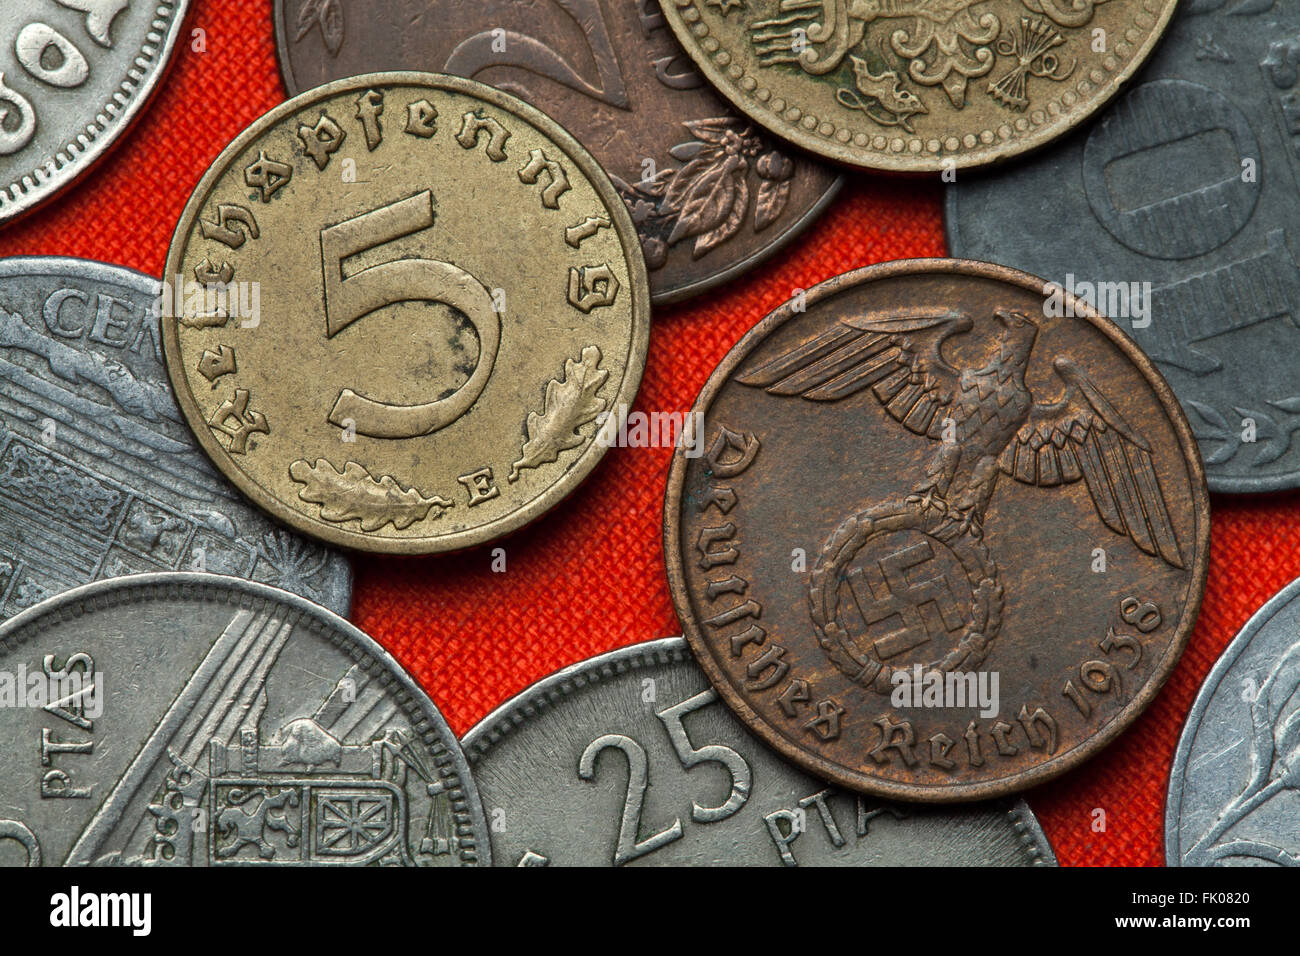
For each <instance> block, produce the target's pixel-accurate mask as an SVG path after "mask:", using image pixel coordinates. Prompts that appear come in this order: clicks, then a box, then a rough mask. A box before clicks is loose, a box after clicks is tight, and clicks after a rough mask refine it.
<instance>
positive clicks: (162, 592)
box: [0, 571, 492, 866]
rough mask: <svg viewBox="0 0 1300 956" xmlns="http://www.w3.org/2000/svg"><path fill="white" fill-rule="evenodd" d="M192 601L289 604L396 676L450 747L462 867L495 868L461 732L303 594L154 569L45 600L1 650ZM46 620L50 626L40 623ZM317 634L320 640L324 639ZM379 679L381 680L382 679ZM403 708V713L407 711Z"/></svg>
mask: <svg viewBox="0 0 1300 956" xmlns="http://www.w3.org/2000/svg"><path fill="white" fill-rule="evenodd" d="M222 592H226V593H222ZM187 598H188V599H196V600H202V601H204V602H214V601H217V600H224V601H226V602H227V603H229V604H230V605H232V606H234V607H248V606H249V605H250V603H251V602H253V601H261V602H266V603H268V604H280V605H287V606H288V607H290V608H291V609H293V610H294V611H297V612H300V613H301V615H302V616H303V617H308V618H314V619H315V620H316V622H317V623H318V624H320V625H321V626H322V627H324V628H326V629H329V630H331V631H332V632H333V635H337V636H338V638H339V640H338V641H337V642H336V643H335V646H336V647H339V648H340V649H345V648H346V647H347V646H348V645H349V644H350V645H352V646H354V647H356V648H358V649H359V650H360V651H361V653H363V654H365V655H368V656H369V657H370V658H371V659H372V660H373V661H375V663H376V664H378V665H379V666H380V667H381V668H382V669H383V672H385V673H387V675H388V677H389V678H390V679H389V680H388V681H385V682H384V687H385V689H386V690H387V689H391V687H392V685H393V684H394V683H395V684H396V685H397V686H398V688H399V689H400V690H401V691H403V692H404V693H406V694H407V695H408V696H409V697H410V699H411V701H412V704H413V705H414V707H413V709H415V710H418V711H419V712H420V714H421V715H422V716H423V718H424V719H425V720H427V721H428V722H429V725H430V726H429V729H428V730H426V731H423V732H422V731H421V730H420V729H419V727H418V726H416V722H415V721H412V730H414V731H415V733H416V734H418V735H420V736H421V738H423V740H424V744H425V746H426V747H428V746H429V740H428V738H429V737H433V738H435V739H437V740H438V742H439V743H440V744H442V745H443V746H444V747H445V748H446V750H447V756H448V758H449V760H450V761H451V764H452V766H453V768H454V769H455V771H456V775H457V777H458V778H459V781H460V785H459V787H458V788H456V789H448V791H447V792H448V793H449V794H451V797H452V801H453V811H454V810H455V799H456V796H457V795H459V797H460V798H461V799H462V800H464V801H465V810H464V812H465V814H466V816H467V817H468V819H467V821H466V822H465V823H459V822H458V823H457V826H456V829H457V839H458V840H467V839H468V840H470V841H472V842H471V844H470V846H469V849H468V852H469V854H470V858H469V859H466V857H465V852H466V851H465V849H464V848H463V847H461V848H458V853H459V855H460V860H461V865H462V866H491V865H492V847H491V840H490V839H489V837H488V826H487V817H486V816H485V815H484V813H483V805H482V802H481V801H480V799H479V794H478V785H477V784H476V783H475V782H474V777H473V774H472V773H471V772H470V769H469V761H468V760H467V759H466V757H465V751H464V748H463V747H461V746H460V745H459V741H458V740H457V738H456V735H455V734H454V733H452V730H451V727H450V726H449V725H448V724H447V719H446V718H445V717H444V716H443V715H442V712H441V711H440V710H439V709H438V705H437V704H435V703H434V702H433V699H432V698H431V697H430V696H429V694H428V693H427V692H426V691H425V690H424V689H423V688H422V687H421V686H420V685H419V684H418V683H417V682H416V681H415V679H414V678H413V677H412V676H411V675H410V674H409V673H407V671H406V670H405V668H403V667H402V665H401V664H399V663H398V662H397V660H396V659H395V658H394V657H393V656H392V655H391V654H389V653H388V651H386V650H384V648H383V647H381V646H380V645H379V644H378V643H377V642H376V641H375V639H374V638H372V637H370V636H369V635H367V634H365V633H363V632H362V631H361V630H360V629H358V628H357V627H356V625H354V624H352V623H351V622H349V621H347V620H345V619H343V618H341V617H339V616H338V615H337V614H335V613H334V612H333V611H331V610H330V609H329V608H327V607H325V606H323V605H320V604H316V603H315V602H313V601H311V600H309V599H307V598H305V597H302V596H301V595H298V594H293V593H291V592H289V591H282V590H281V589H279V588H273V587H271V586H270V585H267V584H261V583H259V582H257V581H247V580H245V579H243V578H231V577H226V576H225V575H220V574H207V573H200V572H194V571H155V572H150V573H148V574H130V575H126V576H124V577H117V578H105V579H103V580H100V581H92V582H91V583H89V584H83V585H81V586H80V587H76V588H72V589H70V590H67V591H61V592H59V593H58V594H56V595H54V596H53V597H49V598H46V599H45V600H44V601H41V602H40V603H39V604H35V605H33V606H32V607H29V608H28V609H27V610H25V611H23V612H22V613H20V614H16V615H15V616H13V617H11V618H9V619H8V620H7V621H4V622H3V623H0V653H3V652H10V653H17V652H18V648H19V647H20V646H22V644H23V643H26V642H27V641H30V640H33V639H35V638H36V637H38V636H39V635H40V634H41V633H43V631H42V624H43V623H44V624H47V625H54V624H58V623H61V622H62V621H66V620H70V619H72V618H77V617H82V616H85V615H91V614H94V613H95V612H96V611H100V610H106V609H108V608H111V607H117V606H123V607H130V606H138V605H139V603H140V602H141V600H150V599H175V600H183V599H187ZM47 618H48V619H49V620H48V621H43V620H42V619H47ZM28 629H31V633H30V634H27V635H26V636H25V637H24V640H23V641H18V642H15V638H16V637H19V636H23V635H22V632H24V631H27V630H28ZM333 635H331V636H333ZM315 636H317V637H320V635H315ZM344 653H345V654H346V653H347V652H346V650H344ZM375 676H376V677H378V676H379V674H376V675H375ZM402 709H403V711H405V708H402ZM411 716H412V715H411V714H409V713H407V714H406V717H407V718H408V719H409V718H410V717H411ZM457 791H459V794H457Z"/></svg>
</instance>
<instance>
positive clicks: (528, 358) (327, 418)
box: [162, 73, 650, 554]
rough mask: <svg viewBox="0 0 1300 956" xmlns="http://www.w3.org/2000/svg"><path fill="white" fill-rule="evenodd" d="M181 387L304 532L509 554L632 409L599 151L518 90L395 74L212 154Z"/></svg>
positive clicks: (181, 256) (618, 243)
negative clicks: (604, 425) (605, 431)
mask: <svg viewBox="0 0 1300 956" xmlns="http://www.w3.org/2000/svg"><path fill="white" fill-rule="evenodd" d="M165 285H166V289H165V292H164V296H163V302H162V308H163V343H164V350H165V353H166V358H167V367H168V372H169V374H170V376H171V380H172V383H173V385H174V386H175V388H176V392H177V395H178V398H179V401H180V406H181V408H182V409H183V411H184V413H185V416H186V418H187V419H188V421H189V423H190V425H191V427H192V428H193V429H194V431H195V433H196V434H197V435H198V438H199V441H200V443H201V444H202V446H203V448H204V450H205V451H206V452H207V453H208V455H209V456H211V458H212V460H213V461H214V462H215V463H216V464H217V466H218V467H219V468H220V469H221V471H222V472H223V473H224V474H225V475H226V476H227V477H229V478H230V480H231V481H233V482H234V483H235V485H236V486H237V487H239V488H240V490H242V491H243V492H244V493H245V494H246V495H248V497H249V498H251V499H252V500H253V501H255V502H256V503H257V504H258V505H260V506H261V507H262V508H264V509H265V510H267V511H268V512H270V513H271V514H272V515H274V516H275V517H277V518H279V519H281V520H282V521H284V522H286V523H287V524H289V525H291V526H292V527H294V528H296V529H297V530H299V531H301V532H303V533H304V534H309V535H313V536H315V537H317V538H320V539H322V540H324V541H328V542H331V543H333V544H336V545H341V546H344V547H350V548H356V549H359V550H365V551H377V552H388V553H401V554H424V553H432V552H443V551H450V550H454V549H459V548H463V547H468V546H472V545H476V544H481V543H483V542H486V541H489V540H492V539H494V538H496V537H498V536H500V535H502V534H505V533H507V532H510V531H512V530H514V529H516V528H518V527H520V526H521V525H523V524H525V523H526V522H528V521H530V520H531V519H533V518H535V517H537V516H538V515H540V514H541V513H543V512H545V511H546V510H547V509H549V508H550V507H552V506H553V505H555V504H556V503H557V502H558V501H560V500H561V499H562V498H564V497H565V496H566V495H567V494H568V493H569V492H571V491H572V490H573V489H574V488H575V487H576V486H577V485H578V484H579V483H580V482H581V481H582V479H583V478H584V477H585V476H586V475H587V474H588V473H589V472H590V471H591V469H592V468H593V467H595V465H596V463H597V461H598V460H599V459H600V457H601V455H602V454H603V452H604V450H605V448H604V447H603V445H602V443H600V442H597V441H596V432H597V428H598V426H599V422H598V418H600V416H601V414H602V413H603V412H608V411H611V410H613V409H615V408H617V407H618V406H619V405H620V404H624V403H626V404H630V403H631V402H632V400H633V398H634V396H635V394H636V390H637V386H638V385H639V383H640V379H641V372H642V369H643V367H644V363H645V354H646V346H647V340H648V334H649V317H650V306H649V295H648V285H647V280H646V269H645V263H644V259H643V258H642V253H641V249H640V244H639V241H638V239H637V234H636V230H635V228H634V226H633V224H632V221H631V218H630V216H629V214H628V212H627V208H626V206H625V205H624V203H623V202H622V200H621V199H620V198H619V196H618V193H617V192H616V191H615V189H614V187H613V185H612V184H611V183H610V180H609V178H608V177H607V176H606V175H605V174H604V173H603V172H602V171H601V170H600V168H599V167H598V165H597V164H596V162H595V161H594V160H593V159H592V157H591V156H590V154H589V153H587V151H586V150H585V149H583V147H582V146H580V145H579V144H578V143H577V141H576V140H574V139H573V138H572V137H571V136H569V135H568V134H567V133H566V132H565V131H564V130H563V129H562V128H561V127H560V126H559V125H558V124H556V123H555V122H554V121H552V120H551V119H549V118H548V117H547V116H545V115H544V114H543V113H541V112H539V111H538V110H536V109H534V108H533V107H530V106H528V105H527V104H525V103H523V102H521V101H520V100H518V99H516V98H514V97H512V96H509V95H507V94H504V93H501V92H498V91H496V90H493V89H491V88H490V87H487V86H484V85H482V84H480V83H475V82H472V81H469V80H463V79H459V78H456V77H449V76H440V75H434V74H424V73H376V74H371V75H368V76H362V77H356V78H352V79H346V80H340V81H338V82H334V83H330V84H327V85H325V86H322V87H320V88H318V89H315V90H312V91H309V92H307V93H304V94H302V95H300V96H298V97H295V98H294V99H292V100H290V101H289V102H287V103H285V104H283V105H281V106H279V107H277V108H276V109H274V110H272V111H271V112H270V113H268V114H266V115H265V116H263V117H262V118H261V119H259V120H257V121H256V122H255V123H253V125H252V126H250V127H249V128H248V129H247V130H245V131H244V132H243V133H242V134H241V135H240V136H239V137H238V138H237V139H236V140H235V141H234V142H233V143H231V144H230V146H229V147H227V148H226V150H225V151H224V152H223V153H222V154H221V156H220V157H218V159H217V160H216V162H215V163H213V165H212V167H211V169H209V170H208V172H207V174H206V175H205V176H204V177H203V180H202V182H200V184H199V186H198V188H197V189H196V190H195V191H194V194H193V196H192V197H191V198H190V201H189V204H188V205H187V206H186V209H185V212H184V215H183V216H182V217H181V220H180V224H179V226H178V227H177V229H176V233H175V236H174V237H173V239H172V244H171V249H170V252H169V254H168V257H167V272H166V283H165Z"/></svg>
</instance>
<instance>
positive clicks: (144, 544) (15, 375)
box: [0, 258, 352, 620]
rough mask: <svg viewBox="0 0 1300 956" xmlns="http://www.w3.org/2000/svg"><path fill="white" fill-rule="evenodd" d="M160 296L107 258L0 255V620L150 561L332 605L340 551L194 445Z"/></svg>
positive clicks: (347, 584) (337, 604)
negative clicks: (166, 354)
mask: <svg viewBox="0 0 1300 956" xmlns="http://www.w3.org/2000/svg"><path fill="white" fill-rule="evenodd" d="M159 295H160V286H159V283H158V281H157V280H156V279H151V278H149V277H148V276H144V275H141V274H140V273H138V272H133V271H131V270H129V269H123V268H120V267H117V266H109V265H104V264H102V263H98V262H89V261H86V260H82V259H57V258H49V259H46V258H14V259H0V620H4V619H5V618H6V617H9V616H11V615H13V614H16V613H18V612H19V611H22V610H24V609H25V608H28V607H31V606H32V605H34V604H36V603H37V602H38V601H41V600H43V599H44V598H46V597H49V596H50V595H53V594H57V593H58V592H59V591H63V590H66V589H68V588H71V587H75V586H77V585H79V584H85V583H87V582H88V581H93V580H96V579H100V578H110V577H117V576H118V575H123V574H135V573H143V572H149V571H207V572H212V573H215V574H228V575H232V576H235V577H242V578H250V579H253V580H257V581H262V582H264V583H267V584H271V585H274V586H275V587H279V588H284V589H285V590H287V591H293V592H294V593H297V594H301V595H303V596H304V597H308V598H310V599H311V600H313V601H316V602H318V603H320V604H324V605H325V606H326V607H328V608H330V609H331V610H333V611H336V612H338V613H340V614H346V613H347V611H348V606H349V603H350V599H351V593H352V576H351V571H350V569H349V566H348V562H347V559H346V558H344V557H343V556H342V555H340V554H338V553H336V552H333V551H330V550H329V549H327V548H324V547H322V546H320V545H318V544H316V543H314V542H308V541H306V540H304V539H302V538H300V537H298V536H297V535H295V534H293V533H292V532H290V531H287V530H285V529H283V528H281V527H280V526H279V525H277V524H275V523H274V522H272V521H270V520H269V519H267V518H266V517H264V516H263V515H262V514H261V512H259V511H257V510H256V509H255V508H253V507H252V506H250V505H248V504H246V503H245V502H244V500H243V499H242V498H240V497H239V494H238V493H237V492H236V491H235V489H234V488H232V487H231V486H230V484H229V483H228V482H227V481H226V480H225V479H224V478H222V477H220V476H219V475H218V474H217V473H216V472H215V471H214V470H213V468H212V466H211V465H210V464H209V463H208V460H207V458H205V457H204V456H203V455H202V454H201V453H200V452H199V450H198V448H197V447H196V445H195V443H194V438H193V435H192V433H191V432H190V430H189V428H188V427H187V426H186V425H185V422H184V420H183V419H182V417H181V414H180V411H179V409H178V408H177V407H176V400H175V398H174V397H173V395H172V391H171V386H170V385H169V384H168V382H167V373H166V372H165V371H164V369H163V364H162V358H161V354H162V353H161V346H160V344H159V342H160V340H159V330H158V314H157V308H156V306H157V304H158V302H159Z"/></svg>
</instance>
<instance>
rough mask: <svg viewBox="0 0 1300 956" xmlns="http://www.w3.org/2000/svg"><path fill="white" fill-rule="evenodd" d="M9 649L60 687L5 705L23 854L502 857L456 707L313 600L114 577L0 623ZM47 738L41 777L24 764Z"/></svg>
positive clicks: (33, 679) (302, 862) (10, 858)
mask: <svg viewBox="0 0 1300 956" xmlns="http://www.w3.org/2000/svg"><path fill="white" fill-rule="evenodd" d="M0 658H2V659H3V663H4V671H5V673H6V674H7V675H12V674H14V673H19V672H23V673H27V674H29V675H30V677H29V678H28V681H27V682H26V683H27V684H30V685H31V686H36V685H37V684H38V683H39V684H40V686H41V687H43V688H44V689H45V691H46V693H47V694H48V695H50V696H48V697H46V698H45V699H46V700H47V701H49V702H48V704H45V705H43V706H33V705H31V704H30V703H28V704H26V705H23V704H19V705H14V704H13V703H12V702H11V704H10V706H7V707H4V708H3V709H0V721H2V722H3V723H4V731H5V733H4V741H5V743H4V744H3V745H2V746H3V749H2V750H0V766H3V767H4V768H5V769H6V773H5V774H4V780H5V781H6V782H5V784H4V787H5V788H6V789H5V793H4V797H5V800H4V804H5V810H4V813H5V816H6V817H7V819H5V820H0V856H2V857H3V858H4V859H5V861H6V862H7V863H8V864H9V865H13V864H14V863H26V864H28V865H39V864H42V863H44V864H47V865H51V864H52V865H58V864H62V865H65V866H106V865H107V866H368V865H387V866H456V865H461V866H473V865H481V864H487V863H489V862H490V847H489V846H488V842H487V826H486V820H485V819H484V817H483V812H482V808H481V805H480V803H479V800H478V792H477V790H476V789H475V787H474V783H473V780H472V779H471V777H470V773H469V769H468V767H467V765H466V762H465V758H464V754H463V753H462V752H461V749H460V745H459V744H458V743H457V741H456V738H455V737H454V736H453V735H452V733H451V730H450V729H449V728H448V727H447V724H446V722H445V721H444V720H443V719H442V716H441V714H439V713H438V710H437V708H436V707H435V706H434V705H433V703H432V701H430V700H429V698H428V697H427V696H426V695H425V694H424V693H423V692H422V691H421V690H420V689H419V688H418V687H417V686H416V684H415V683H414V681H412V680H411V678H410V677H409V676H407V674H406V673H405V672H404V671H402V670H401V668H400V667H399V666H398V665H397V663H396V662H395V661H394V660H393V659H392V657H390V656H389V655H388V654H387V653H386V652H385V651H384V650H383V649H382V648H380V647H379V645H377V644H376V643H375V642H374V641H372V640H371V639H370V638H368V637H366V636H365V635H364V634H362V633H361V632H360V631H358V630H357V629H356V628H354V627H352V626H351V625H350V624H348V623H347V622H346V621H344V620H343V619H342V618H340V617H338V616H336V615H334V614H332V613H330V612H329V611H327V610H326V609H324V608H322V607H320V606H319V605H316V604H313V603H311V602H310V601H307V600H305V599H303V598H300V597H296V596H294V595H291V594H288V593H287V592H284V591H279V590H276V589H274V588H270V587H267V586H265V585H262V584H254V583H251V582H247V581H241V580H238V579H235V578H228V577H218V576H216V575H205V574H189V573H167V574H147V575H139V576H136V577H130V578H118V579H115V580H112V581H99V582H95V583H93V584H89V585H85V586H83V587H80V588H76V589H74V590H71V591H68V592H65V593H64V594H61V595H58V596H57V597H54V598H52V599H51V600H49V601H47V602H46V603H44V604H41V605H39V606H37V607H35V608H32V609H31V610H29V611H27V612H25V613H23V614H21V615H19V616H17V617H15V618H13V619H12V620H10V621H9V622H7V623H6V624H5V625H3V626H0ZM24 692H26V687H25V688H24ZM25 699H27V700H30V698H25ZM31 740H36V741H37V742H38V743H39V744H40V755H41V759H40V765H39V768H38V770H37V772H36V774H35V775H34V776H33V775H31V774H23V773H15V772H13V771H14V769H15V768H17V767H18V766H20V765H22V764H23V763H25V760H24V758H23V757H22V756H21V755H20V754H21V752H22V751H23V750H24V749H25V747H26V746H27V745H28V741H31Z"/></svg>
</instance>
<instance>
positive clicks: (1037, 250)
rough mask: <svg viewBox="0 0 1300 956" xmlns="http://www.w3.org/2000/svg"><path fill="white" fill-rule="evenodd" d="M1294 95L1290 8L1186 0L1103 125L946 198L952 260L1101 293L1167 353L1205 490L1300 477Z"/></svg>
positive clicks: (1141, 338) (1101, 304) (1280, 1)
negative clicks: (984, 263) (982, 262)
mask: <svg viewBox="0 0 1300 956" xmlns="http://www.w3.org/2000/svg"><path fill="white" fill-rule="evenodd" d="M1111 42H1114V43H1116V44H1122V43H1125V42H1127V41H1126V40H1125V38H1123V37H1114V38H1111ZM1056 52H1057V53H1061V54H1062V55H1061V60H1062V62H1063V63H1064V64H1066V65H1068V56H1067V55H1066V54H1065V53H1064V51H1063V49H1062V50H1058V51H1056ZM1054 55H1055V54H1054ZM1297 102H1300V19H1297V17H1296V9H1295V3H1294V0H1245V2H1240V0H1183V2H1182V3H1180V4H1179V9H1178V11H1177V13H1175V15H1174V18H1173V21H1172V22H1171V24H1170V26H1169V29H1168V32H1167V33H1166V35H1165V38H1164V40H1163V42H1162V43H1161V45H1160V47H1159V48H1158V49H1157V50H1156V52H1155V55H1154V56H1153V57H1152V58H1151V60H1150V62H1149V63H1148V64H1147V66H1146V68H1145V70H1144V71H1143V73H1142V74H1141V76H1140V77H1139V82H1138V84H1137V85H1136V86H1134V87H1133V88H1132V89H1130V90H1129V91H1128V92H1127V93H1126V94H1125V95H1124V96H1122V97H1121V98H1120V99H1119V100H1117V101H1116V103H1115V104H1114V105H1113V106H1112V107H1111V108H1110V109H1109V110H1108V111H1107V112H1106V113H1105V114H1103V116H1102V117H1101V118H1100V119H1099V120H1098V121H1097V122H1096V123H1095V124H1093V125H1091V126H1089V127H1086V128H1084V129H1082V130H1080V131H1078V132H1076V133H1075V134H1074V135H1073V136H1071V137H1070V138H1069V139H1068V140H1066V141H1064V142H1063V143H1061V144H1059V145H1058V146H1055V147H1053V148H1051V149H1049V150H1047V151H1045V152H1043V153H1040V154H1038V155H1037V156H1036V157H1033V158H1031V159H1029V160H1028V161H1027V162H1023V163H1017V164H1016V165H1015V167H1014V168H1012V169H1008V170H1006V171H1005V172H1001V173H998V174H995V175H990V176H979V177H976V176H966V175H962V176H960V177H959V178H958V180H957V181H956V183H955V184H954V185H952V186H949V188H948V193H947V209H946V223H947V230H948V242H949V247H950V249H951V252H952V254H953V255H956V256H965V257H971V258H977V259H992V260H994V261H996V262H1001V263H1005V264H1006V265H1010V266H1016V267H1018V268H1021V269H1025V270H1027V271H1028V272H1031V273H1033V274H1034V275H1040V276H1043V277H1044V278H1046V279H1048V280H1050V281H1052V282H1056V283H1058V284H1060V285H1062V286H1064V287H1065V288H1066V289H1067V290H1069V291H1073V292H1075V293H1076V294H1078V295H1080V296H1082V297H1084V298H1087V299H1089V300H1090V301H1092V303H1093V304H1094V305H1096V307H1097V308H1098V309H1099V310H1100V311H1101V312H1102V313H1103V314H1106V315H1109V316H1110V317H1111V318H1112V319H1114V320H1116V322H1117V323H1118V324H1119V325H1120V327H1121V328H1123V329H1124V330H1125V331H1127V332H1128V333H1129V334H1130V335H1132V336H1133V338H1134V339H1135V340H1136V341H1137V343H1138V344H1139V345H1140V346H1141V347H1142V348H1143V349H1144V350H1145V351H1146V353H1147V354H1148V355H1150V356H1151V358H1153V359H1154V360H1155V361H1156V363H1157V365H1159V367H1160V370H1161V372H1162V373H1164V375H1165V377H1166V378H1167V379H1168V380H1169V383H1170V385H1172V386H1173V388H1174V391H1175V393H1176V394H1177V395H1178V398H1179V400H1180V401H1181V402H1182V404H1183V407H1184V408H1185V410H1186V411H1187V416H1188V418H1189V419H1190V420H1191V422H1192V426H1193V430H1194V431H1195V433H1196V437H1197V439H1198V441H1199V443H1200V447H1201V453H1202V455H1203V457H1204V459H1205V471H1206V475H1207V477H1208V479H1209V485H1210V490H1211V491H1220V492H1264V491H1275V490H1279V489H1284V488H1292V487H1296V486H1297V485H1300V442H1298V441H1295V440H1294V438H1295V435H1296V433H1297V432H1300V366H1297V365H1296V363H1295V361H1294V354H1295V351H1296V348H1297V346H1298V345H1300V330H1298V329H1300V267H1297V258H1296V257H1297V254H1298V253H1300V119H1298V117H1300V110H1298V108H1297ZM1035 121H1036V120H1035Z"/></svg>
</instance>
